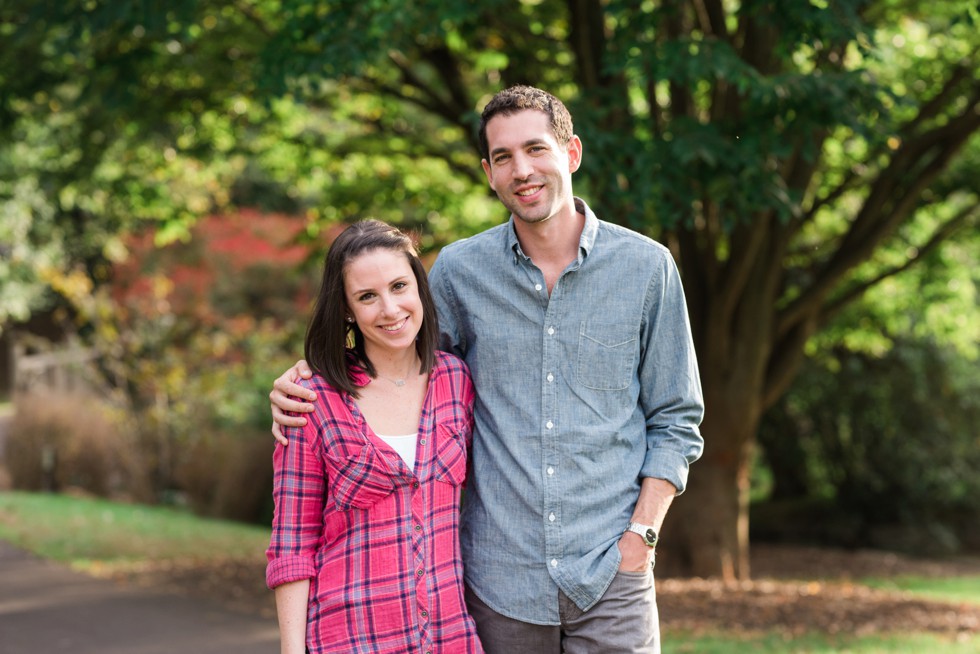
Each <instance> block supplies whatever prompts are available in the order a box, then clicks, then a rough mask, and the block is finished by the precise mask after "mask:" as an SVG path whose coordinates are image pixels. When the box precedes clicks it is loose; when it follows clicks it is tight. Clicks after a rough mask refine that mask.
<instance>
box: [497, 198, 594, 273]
mask: <svg viewBox="0 0 980 654" xmlns="http://www.w3.org/2000/svg"><path fill="white" fill-rule="evenodd" d="M584 228H585V215H584V214H581V213H578V212H576V211H574V210H571V211H568V212H567V213H564V214H561V215H558V216H554V217H552V218H549V219H548V220H545V221H542V222H539V223H526V222H523V221H521V220H520V219H519V218H518V219H515V220H514V231H515V232H516V233H517V240H518V242H519V243H520V244H521V250H522V251H523V252H524V254H526V255H527V256H529V257H530V258H531V260H532V261H534V262H535V264H537V265H538V266H540V265H542V264H546V263H551V264H556V263H561V264H563V267H564V266H566V265H568V264H569V263H571V262H572V261H574V260H575V258H576V257H577V256H578V246H579V242H580V241H581V239H582V230H583V229H584Z"/></svg>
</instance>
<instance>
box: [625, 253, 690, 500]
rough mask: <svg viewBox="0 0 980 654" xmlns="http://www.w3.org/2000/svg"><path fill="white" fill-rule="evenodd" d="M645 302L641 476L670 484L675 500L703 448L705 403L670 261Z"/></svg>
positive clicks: (681, 291)
mask: <svg viewBox="0 0 980 654" xmlns="http://www.w3.org/2000/svg"><path fill="white" fill-rule="evenodd" d="M646 303H647V306H646V324H645V331H644V333H643V339H644V343H643V357H642V360H641V364H640V370H639V374H640V404H641V406H642V409H643V412H644V415H645V418H646V427H647V453H646V458H645V460H644V462H643V467H642V469H641V471H640V476H641V477H653V478H656V479H664V480H666V481H669V482H670V483H671V484H673V485H674V487H675V488H677V494H678V495H679V494H681V493H682V492H684V489H685V487H686V486H687V476H688V470H689V466H690V464H691V463H693V462H694V461H696V460H697V459H698V458H699V457H700V456H701V453H702V451H703V449H704V439H703V438H702V437H701V432H700V429H699V425H700V424H701V420H702V418H703V417H704V399H703V397H702V392H701V379H700V374H699V372H698V362H697V357H696V355H695V351H694V341H693V338H692V337H691V325H690V320H689V318H688V314H687V304H686V302H685V299H684V289H683V286H682V285H681V280H680V275H679V273H678V271H677V267H676V265H674V262H673V260H672V259H671V258H670V257H665V258H664V260H663V265H662V266H661V274H660V275H655V276H654V277H653V279H652V281H651V284H650V287H649V289H648V293H647V298H646Z"/></svg>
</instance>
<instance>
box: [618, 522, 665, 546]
mask: <svg viewBox="0 0 980 654" xmlns="http://www.w3.org/2000/svg"><path fill="white" fill-rule="evenodd" d="M626 531H632V532H633V533H634V534H639V535H640V538H642V539H643V542H644V543H645V544H646V546H647V547H656V546H657V541H658V540H659V536H657V530H656V529H654V528H653V527H648V526H647V525H641V524H640V523H639V522H631V523H629V524H627V525H626ZM623 533H626V532H625V531H624V532H623Z"/></svg>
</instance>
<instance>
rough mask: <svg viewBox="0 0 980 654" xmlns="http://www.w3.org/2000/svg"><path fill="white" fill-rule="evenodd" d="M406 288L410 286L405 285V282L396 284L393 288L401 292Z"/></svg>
mask: <svg viewBox="0 0 980 654" xmlns="http://www.w3.org/2000/svg"><path fill="white" fill-rule="evenodd" d="M406 286H408V284H407V283H405V282H395V285H394V286H392V288H394V289H395V290H396V291H400V290H402V289H403V288H405V287H406Z"/></svg>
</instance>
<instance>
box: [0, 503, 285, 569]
mask: <svg viewBox="0 0 980 654" xmlns="http://www.w3.org/2000/svg"><path fill="white" fill-rule="evenodd" d="M0 538H3V539H5V540H8V541H10V542H11V543H13V544H14V545H16V546H18V547H21V548H23V549H26V550H29V551H31V552H34V553H35V554H37V555H39V556H42V557H45V558H50V559H55V560H57V561H64V562H68V563H72V564H74V565H81V566H85V565H86V564H92V563H93V562H95V563H101V564H112V563H135V562H141V561H152V562H160V561H168V560H198V561H206V560H210V559H214V558H219V559H227V558H243V559H249V558H264V557H263V553H264V551H265V548H266V547H267V546H268V544H269V529H267V528H263V527H258V526H252V525H245V524H241V523H236V522H230V521H223V520H209V519H205V518H200V517H197V516H194V515H192V514H190V513H185V512H181V511H177V510H174V509H169V508H164V507H155V506H144V505H137V504H118V503H115V502H110V501H107V500H101V499H88V498H76V497H66V496H61V495H48V494H34V493H21V492H8V493H0Z"/></svg>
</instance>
